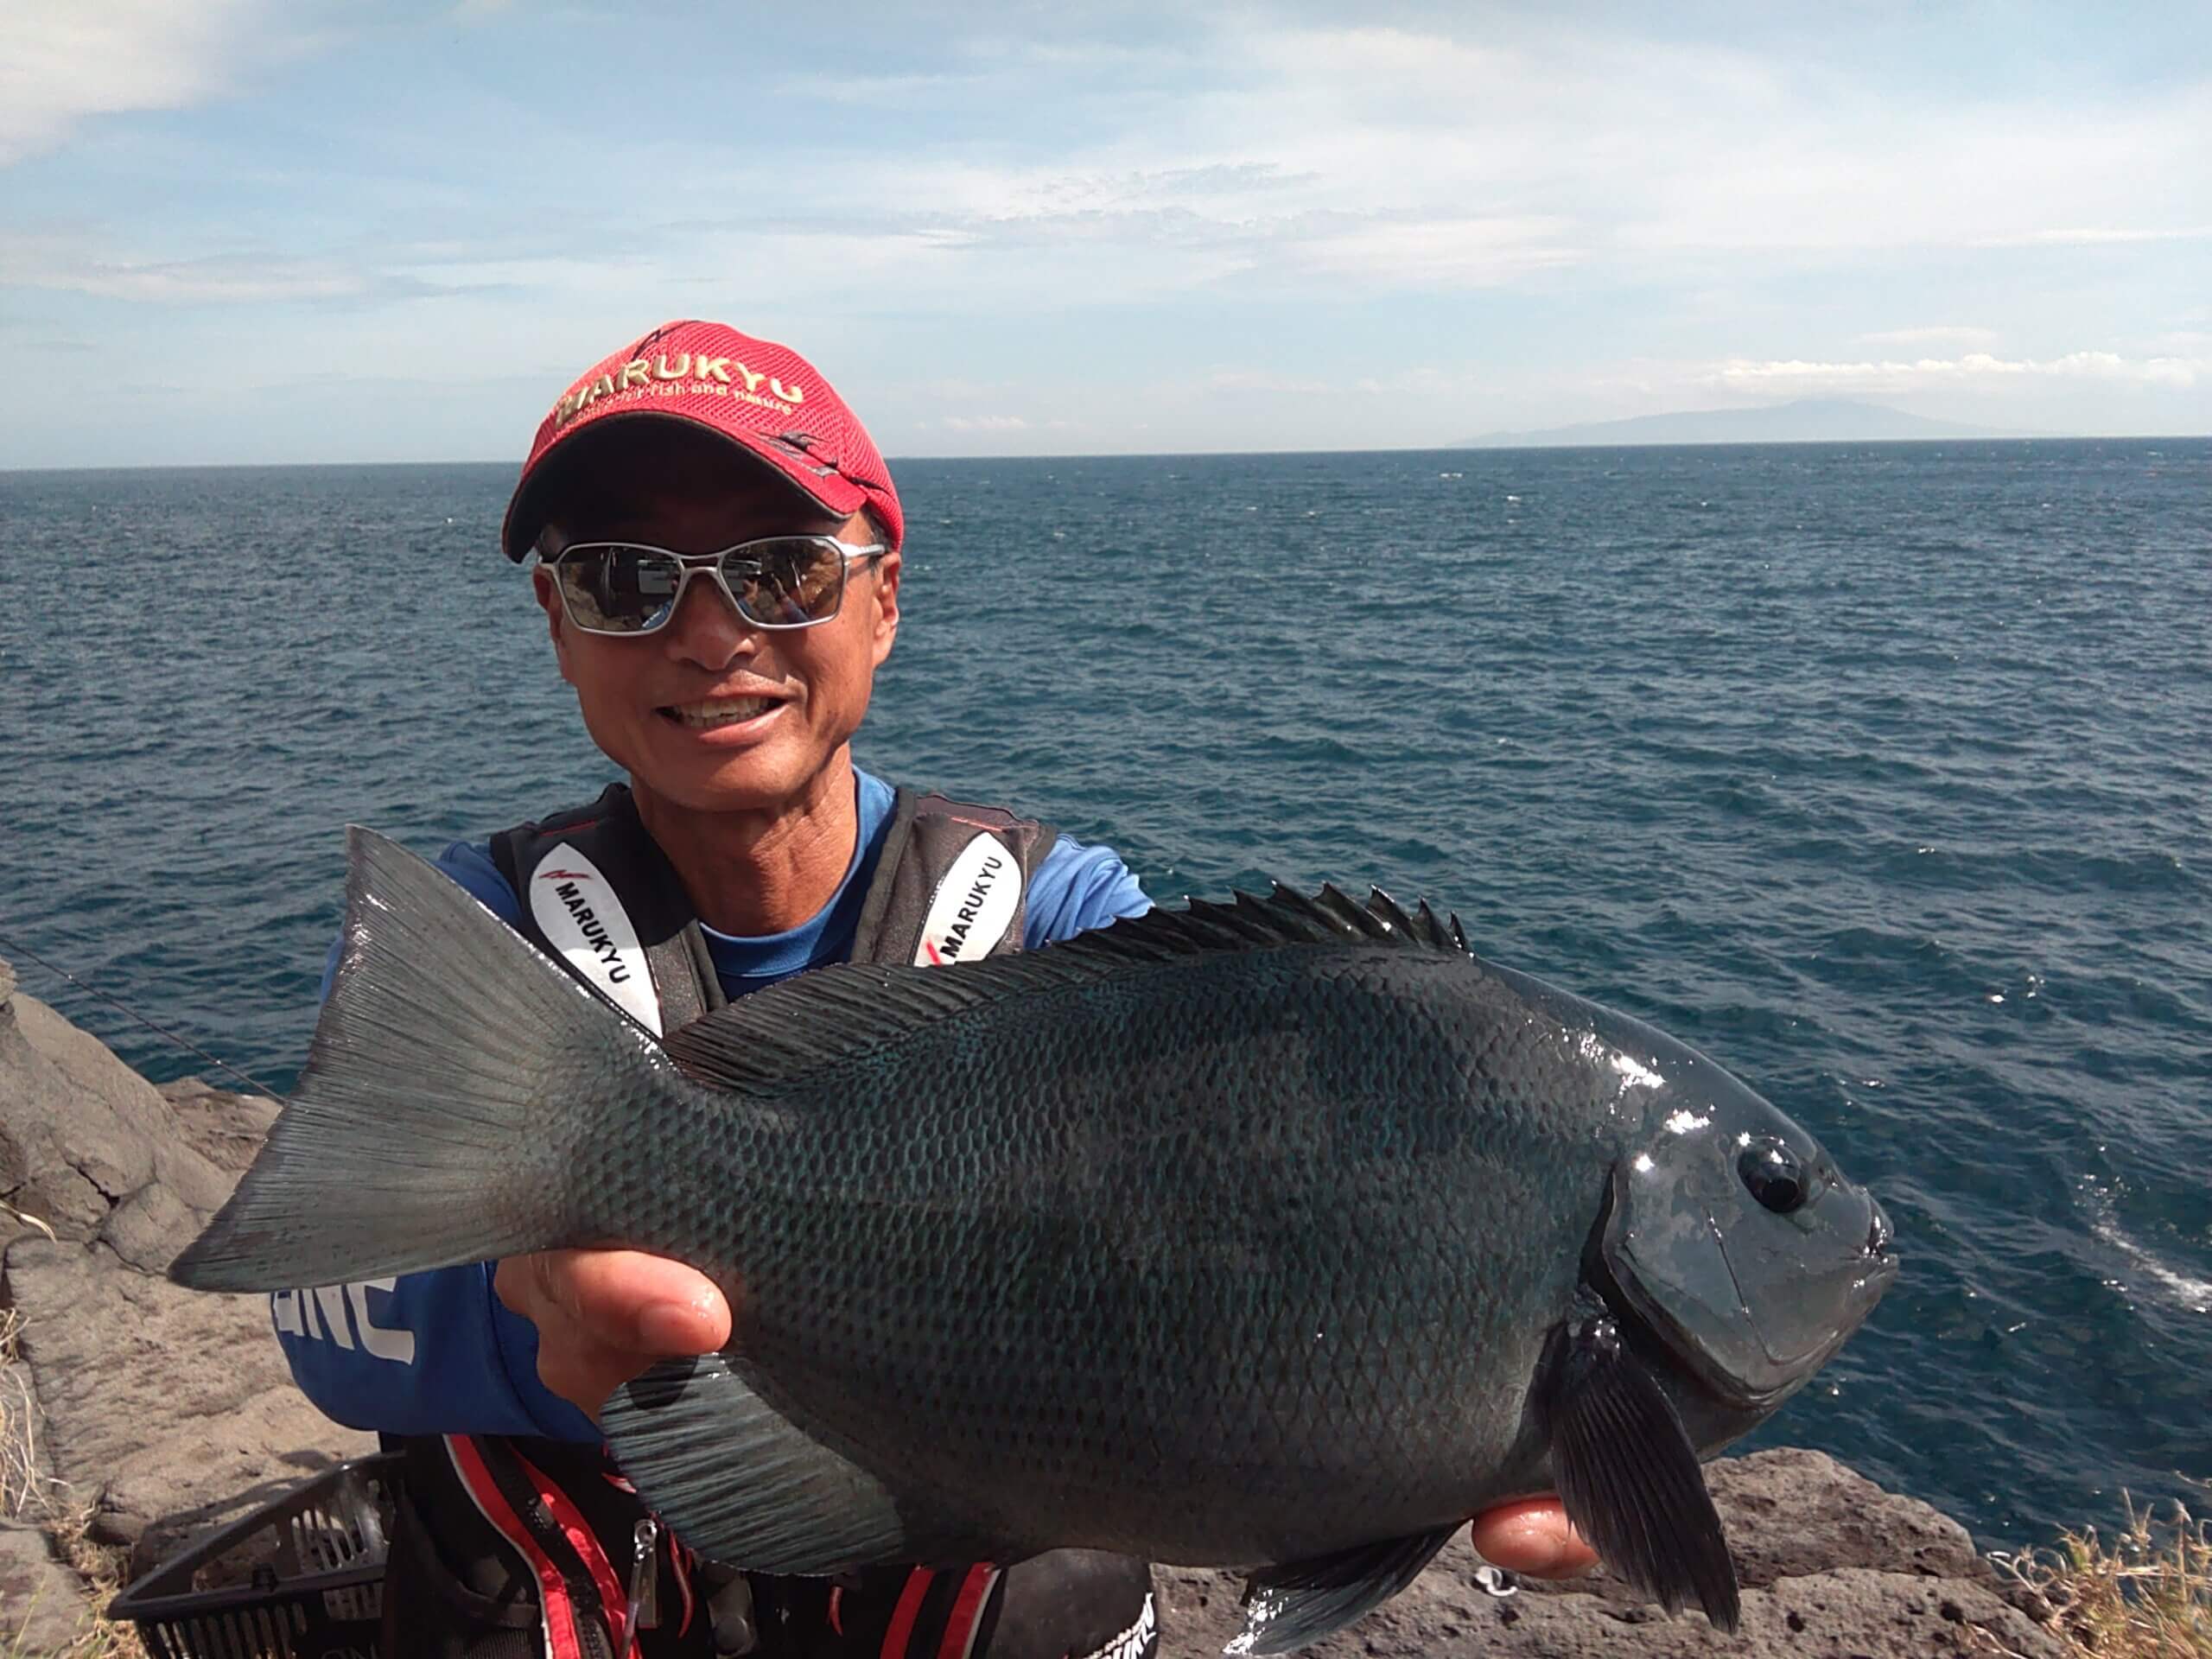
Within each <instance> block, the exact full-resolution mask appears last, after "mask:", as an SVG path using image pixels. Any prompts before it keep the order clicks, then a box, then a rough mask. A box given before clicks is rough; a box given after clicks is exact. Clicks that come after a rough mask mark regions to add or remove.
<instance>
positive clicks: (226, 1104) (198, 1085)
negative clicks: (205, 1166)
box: [160, 1077, 283, 1176]
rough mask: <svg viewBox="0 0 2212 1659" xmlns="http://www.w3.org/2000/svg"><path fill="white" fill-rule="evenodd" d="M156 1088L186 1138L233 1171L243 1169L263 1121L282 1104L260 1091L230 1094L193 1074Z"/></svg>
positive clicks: (257, 1146) (263, 1131)
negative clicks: (253, 1093) (250, 1093)
mask: <svg viewBox="0 0 2212 1659" xmlns="http://www.w3.org/2000/svg"><path fill="white" fill-rule="evenodd" d="M160 1093H161V1096H162V1099H163V1100H165V1101H167V1102H168V1103H169V1111H170V1112H171V1114H173V1115H174V1116H175V1119H176V1125H177V1128H179V1129H180V1130H181V1131H182V1132H183V1135H184V1138H185V1140H186V1141H187V1142H188V1144H189V1145H191V1146H192V1147H194V1149H196V1150H197V1151H198V1152H199V1154H200V1156H201V1157H203V1158H205V1159H207V1161H208V1162H209V1163H211V1164H213V1165H214V1166H215V1167H216V1168H218V1169H219V1170H223V1171H225V1172H226V1173H229V1174H231V1175H234V1176H236V1175H243V1174H245V1168H246V1166H247V1165H248V1164H250V1163H251V1162H252V1161H253V1154H256V1153H257V1152H259V1151H260V1150H261V1142H262V1141H263V1139H264V1137H265V1136H266V1135H268V1133H269V1126H270V1124H271V1123H274V1122H276V1121H277V1113H278V1112H279V1111H281V1110H283V1107H282V1106H280V1105H279V1104H278V1103H277V1102H276V1101H273V1100H270V1099H269V1098H268V1097H267V1096H262V1095H239V1094H232V1092H230V1091H229V1090H224V1089H217V1088H214V1087H213V1086H212V1085H210V1084H207V1083H205V1082H202V1081H201V1080H200V1078H198V1077H179V1078H178V1079H177V1080H176V1081H175V1083H165V1084H162V1086H161V1090H160Z"/></svg>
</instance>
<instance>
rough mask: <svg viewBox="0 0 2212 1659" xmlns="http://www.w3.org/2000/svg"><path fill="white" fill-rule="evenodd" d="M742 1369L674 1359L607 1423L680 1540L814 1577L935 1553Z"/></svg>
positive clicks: (755, 1566)
mask: <svg viewBox="0 0 2212 1659" xmlns="http://www.w3.org/2000/svg"><path fill="white" fill-rule="evenodd" d="M741 1363H742V1362H741V1361H733V1360H732V1359H731V1357H729V1356H728V1355H726V1354H702V1355H700V1356H698V1357H695V1358H688V1359H671V1360H664V1361H663V1362H662V1363H659V1364H658V1365H655V1366H654V1367H653V1368H652V1370H649V1371H647V1372H645V1375H644V1376H640V1377H638V1378H637V1379H636V1380H635V1381H633V1382H631V1383H626V1384H625V1385H624V1386H623V1387H621V1388H620V1389H616V1390H615V1391H614V1393H613V1395H612V1396H611V1397H609V1399H608V1400H607V1406H606V1408H605V1410H604V1412H603V1413H602V1414H601V1419H602V1424H603V1427H605V1430H606V1433H607V1444H608V1445H609V1446H611V1447H612V1448H613V1452H614V1459H615V1461H616V1462H617V1463H618V1464H620V1465H621V1468H622V1472H623V1473H624V1474H626V1475H627V1476H628V1477H629V1478H630V1479H631V1480H632V1482H633V1483H634V1484H636V1486H637V1488H638V1492H639V1496H640V1497H643V1498H644V1499H645V1502H646V1503H649V1504H651V1505H652V1508H653V1509H654V1510H655V1511H656V1512H658V1515H659V1516H660V1517H661V1519H662V1520H663V1521H664V1522H666V1523H667V1524H668V1525H669V1526H670V1527H671V1529H673V1530H674V1531H675V1533H676V1535H677V1538H678V1540H680V1541H682V1542H683V1543H684V1544H687V1545H689V1546H690V1548H693V1549H695V1550H696V1551H698V1553H699V1554H702V1555H704V1556H707V1557H708V1558H709V1559H710V1560H717V1561H722V1562H726V1563H728V1564H729V1565H731V1566H734V1567H746V1568H748V1569H750V1570H752V1571H754V1572H760V1573H794V1574H802V1575H806V1576H810V1577H820V1576H824V1575H827V1574H829V1573H837V1572H842V1571H843V1570H844V1569H846V1568H848V1567H864V1566H868V1565H869V1564H871V1563H874V1562H879V1561H895V1560H911V1559H913V1558H914V1552H915V1549H916V1548H917V1547H918V1546H920V1547H924V1548H926V1547H927V1545H928V1544H929V1542H930V1541H927V1540H915V1539H910V1538H909V1536H908V1535H907V1529H906V1524H905V1522H903V1521H902V1519H901V1518H900V1516H899V1510H898V1506H897V1505H896V1504H895V1503H893V1501H892V1498H891V1495H890V1494H889V1493H888V1492H887V1491H885V1490H884V1488H883V1486H882V1484H881V1483H880V1482H879V1481H877V1480H876V1478H874V1476H873V1475H871V1474H869V1473H868V1471H866V1470H865V1469H862V1468H861V1466H860V1465H858V1464H856V1463H854V1462H853V1461H851V1460H850V1459H848V1458H845V1457H842V1456H841V1455H839V1454H838V1453H837V1452H833V1451H831V1450H830V1449H829V1447H828V1446H823V1444H822V1443H821V1442H820V1441H818V1440H814V1439H813V1438H811V1437H810V1435H808V1434H807V1433H806V1432H805V1431H804V1430H803V1429H801V1428H800V1427H798V1426H797V1425H796V1424H794V1423H793V1422H792V1421H791V1419H790V1418H788V1417H786V1416H785V1415H784V1414H783V1413H781V1412H779V1411H778V1410H777V1409H776V1408H774V1407H773V1406H772V1405H770V1404H769V1403H768V1402H766V1400H764V1399H762V1398H761V1397H760V1395H759V1394H757V1393H756V1392H754V1390H753V1387H752V1385H751V1384H750V1383H747V1381H746V1379H745V1378H744V1377H743V1376H741V1375H740V1374H739V1370H738V1367H739V1366H740V1365H741Z"/></svg>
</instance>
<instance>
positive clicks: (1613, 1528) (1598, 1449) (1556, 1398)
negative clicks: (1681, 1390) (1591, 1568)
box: [1544, 1318, 1741, 1631]
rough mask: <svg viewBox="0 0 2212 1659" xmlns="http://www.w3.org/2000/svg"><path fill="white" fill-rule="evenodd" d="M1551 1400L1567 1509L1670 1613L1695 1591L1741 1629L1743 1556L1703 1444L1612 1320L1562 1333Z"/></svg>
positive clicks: (1709, 1614)
mask: <svg viewBox="0 0 2212 1659" xmlns="http://www.w3.org/2000/svg"><path fill="white" fill-rule="evenodd" d="M1544 1410H1545V1414H1546V1418H1547V1421H1548V1426H1549V1428H1550V1432H1551V1442H1552V1445H1551V1452H1552V1473H1553V1476H1554V1478H1555V1479H1556V1480H1557V1481H1558V1483H1559V1494H1560V1499H1561V1500H1562V1501H1563V1502H1564V1503H1565V1504H1566V1505H1567V1519H1568V1520H1570V1521H1572V1522H1574V1525H1575V1528H1576V1529H1577V1530H1579V1531H1580V1533H1581V1534H1582V1535H1583V1536H1584V1537H1585V1538H1586V1539H1588V1540H1589V1541H1590V1543H1591V1546H1592V1548H1595V1549H1596V1550H1597V1552H1598V1554H1599V1555H1600V1556H1602V1557H1603V1558H1604V1560H1605V1565H1606V1566H1608V1567H1611V1568H1612V1569H1613V1571H1614V1572H1616V1573H1619V1574H1620V1575H1621V1576H1622V1577H1623V1578H1624V1579H1626V1580H1628V1581H1629V1582H1630V1584H1632V1585H1634V1586H1636V1587H1637V1589H1639V1590H1642V1591H1643V1592H1645V1593H1646V1594H1648V1595H1649V1596H1650V1597H1652V1598H1653V1599H1655V1600H1656V1601H1657V1602H1659V1603H1660V1605H1662V1606H1664V1607H1665V1608H1666V1610H1667V1611H1669V1612H1670V1613H1674V1612H1679V1611H1681V1608H1682V1605H1683V1603H1684V1602H1686V1601H1687V1600H1688V1599H1690V1598H1691V1597H1693V1596H1694V1597H1695V1598H1696V1599H1697V1601H1698V1605H1700V1606H1701V1607H1703V1608H1704V1609H1705V1616H1706V1618H1708V1619H1710V1620H1711V1621H1712V1622H1713V1628H1714V1629H1716V1630H1728V1631H1732V1630H1735V1628H1736V1624H1737V1620H1738V1616H1739V1614H1740V1612H1741V1604H1740V1602H1739V1600H1738V1595H1737V1589H1736V1564H1735V1562H1734V1561H1732V1560H1730V1559H1729V1555H1728V1540H1727V1538H1726V1535H1724V1534H1723V1532H1722V1531H1721V1528H1720V1516H1719V1511H1717V1510H1715V1509H1714V1508H1713V1495H1712V1494H1711V1493H1710V1492H1708V1491H1706V1487H1705V1474H1704V1471H1702V1470H1700V1468H1699V1467H1698V1461H1697V1451H1696V1449H1695V1448H1694V1446H1691V1445H1690V1440H1689V1436H1688V1433H1685V1432H1684V1431H1683V1428H1682V1420H1681V1417H1680V1416H1679V1415H1678V1414H1676V1413H1675V1406H1674V1402H1672V1401H1670V1400H1669V1399H1668V1398H1667V1395H1666V1394H1665V1392H1664V1391H1663V1390H1662V1389H1661V1388H1660V1387H1659V1385H1658V1383H1656V1382H1654V1381H1653V1380H1652V1377H1651V1375H1650V1373H1649V1372H1648V1371H1646V1370H1644V1369H1643V1366H1642V1365H1641V1364H1639V1363H1637V1360H1636V1359H1635V1357H1633V1356H1632V1355H1630V1353H1629V1352H1628V1351H1627V1350H1626V1349H1625V1348H1624V1345H1623V1344H1622V1342H1621V1338H1620V1332H1619V1330H1618V1328H1617V1327H1616V1326H1615V1325H1614V1324H1613V1322H1612V1320H1611V1319H1605V1318H1598V1319H1586V1320H1584V1321H1582V1322H1581V1323H1580V1324H1579V1325H1576V1326H1574V1327H1573V1328H1571V1329H1569V1330H1567V1331H1566V1332H1562V1333H1561V1346H1560V1351H1559V1352H1558V1354H1557V1355H1556V1357H1555V1359H1554V1363H1553V1365H1552V1367H1551V1370H1550V1373H1549V1376H1548V1378H1547V1383H1546V1395H1545V1398H1544Z"/></svg>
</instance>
